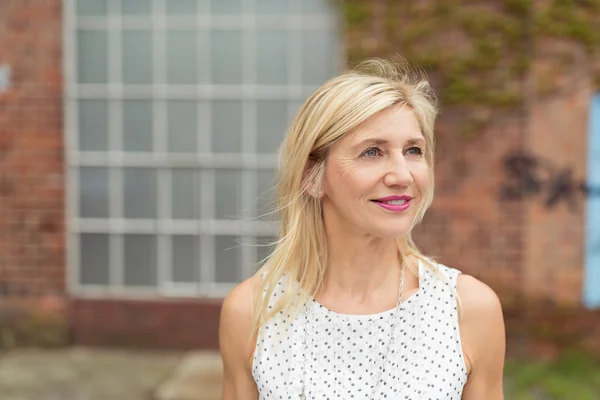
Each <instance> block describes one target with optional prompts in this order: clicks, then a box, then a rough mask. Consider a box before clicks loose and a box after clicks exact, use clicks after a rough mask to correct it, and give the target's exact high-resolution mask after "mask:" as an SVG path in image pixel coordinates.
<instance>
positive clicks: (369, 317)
mask: <svg viewBox="0 0 600 400" xmlns="http://www.w3.org/2000/svg"><path fill="white" fill-rule="evenodd" d="M417 272H418V281H419V287H418V288H417V290H416V291H415V292H414V293H412V294H411V295H410V296H408V297H407V298H405V299H404V300H402V303H401V304H400V309H401V310H403V309H405V308H406V307H408V306H409V305H410V304H412V303H413V301H414V299H415V298H418V297H419V296H420V293H421V292H422V290H423V279H424V274H423V272H424V271H423V265H422V261H421V260H419V259H417ZM309 302H310V306H311V308H312V307H316V308H317V309H318V310H320V311H322V312H324V313H325V314H326V315H329V316H333V317H336V318H344V319H357V320H363V319H367V320H372V319H384V318H385V317H388V316H391V315H392V314H394V311H395V310H396V307H393V308H391V309H389V310H385V311H381V312H378V313H372V314H346V313H338V312H335V311H333V310H330V309H329V308H327V307H325V306H324V305H322V304H321V303H319V302H318V301H317V300H316V299H315V298H314V297H311V298H310V300H309Z"/></svg>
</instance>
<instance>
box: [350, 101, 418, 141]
mask: <svg viewBox="0 0 600 400" xmlns="http://www.w3.org/2000/svg"><path fill="white" fill-rule="evenodd" d="M367 139H381V140H385V141H387V142H395V143H400V142H405V141H408V140H416V139H423V134H422V133H421V127H420V125H419V121H418V120H417V117H416V116H415V114H414V112H413V110H412V108H410V107H409V106H406V105H400V104H399V105H396V106H393V107H390V108H387V109H385V110H383V111H380V112H379V113H377V114H375V115H374V116H372V117H371V118H369V119H368V120H366V121H365V122H363V123H362V124H360V125H359V126H357V127H356V128H355V129H354V130H353V131H351V132H349V133H348V134H347V135H346V136H345V137H344V138H343V139H342V140H341V141H340V142H343V144H344V145H350V146H352V145H354V144H357V143H360V142H361V141H363V140H367Z"/></svg>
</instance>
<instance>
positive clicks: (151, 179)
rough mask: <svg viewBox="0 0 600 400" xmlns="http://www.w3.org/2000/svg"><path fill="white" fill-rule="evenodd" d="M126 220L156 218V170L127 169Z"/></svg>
mask: <svg viewBox="0 0 600 400" xmlns="http://www.w3.org/2000/svg"><path fill="white" fill-rule="evenodd" d="M123 174H124V184H125V188H124V192H123V194H124V196H125V199H124V202H125V205H124V210H123V212H124V214H123V217H125V218H156V170H155V169H151V168H125V169H124V170H123Z"/></svg>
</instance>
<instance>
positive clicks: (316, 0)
mask: <svg viewBox="0 0 600 400" xmlns="http://www.w3.org/2000/svg"><path fill="white" fill-rule="evenodd" d="M302 11H303V12H304V13H307V14H324V15H332V14H334V13H335V8H334V6H333V2H332V1H331V0H302Z"/></svg>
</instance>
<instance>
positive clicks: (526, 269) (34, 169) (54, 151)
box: [0, 0, 600, 347]
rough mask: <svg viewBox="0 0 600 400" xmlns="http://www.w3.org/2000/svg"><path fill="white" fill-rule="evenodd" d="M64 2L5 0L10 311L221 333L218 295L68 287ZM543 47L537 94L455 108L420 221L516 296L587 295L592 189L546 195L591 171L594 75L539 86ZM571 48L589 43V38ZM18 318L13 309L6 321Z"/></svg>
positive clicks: (2, 176)
mask: <svg viewBox="0 0 600 400" xmlns="http://www.w3.org/2000/svg"><path fill="white" fill-rule="evenodd" d="M61 4H62V1H61V0H45V1H43V2H41V1H24V0H5V1H2V2H0V48H2V49H3V52H2V54H1V55H0V64H6V65H8V66H10V68H11V70H12V76H11V80H10V87H9V88H8V90H6V91H5V92H4V93H0V296H2V298H3V301H2V303H3V304H4V306H3V309H2V311H0V312H1V313H3V314H0V317H2V316H9V317H10V316H13V315H17V314H18V313H15V310H27V311H25V313H33V314H36V313H37V314H43V315H46V314H49V313H48V312H49V311H51V312H50V314H53V313H54V314H56V315H58V316H59V317H62V318H65V320H67V319H68V320H69V322H68V323H64V324H63V325H62V328H61V327H58V326H59V325H60V324H57V323H56V322H55V321H54V322H48V320H47V319H45V320H44V321H45V323H48V324H50V325H52V323H54V325H52V326H54V327H58V328H56V329H58V330H61V329H62V332H63V333H64V334H63V335H62V336H60V335H59V336H60V338H62V340H64V341H73V342H76V343H84V344H93V345H102V344H110V345H119V344H120V345H122V344H127V345H143V346H163V347H194V346H199V347H215V346H216V340H217V326H218V313H219V301H214V300H211V301H208V300H206V301H204V300H192V299H190V300H181V301H173V300H165V299H154V300H151V301H125V300H119V299H111V300H101V299H95V300H92V299H68V297H67V296H66V294H65V286H66V285H65V280H66V267H65V264H66V262H65V243H66V241H65V232H66V228H65V205H64V204H65V191H66V189H65V175H64V164H65V157H64V134H63V97H62V95H63V88H62V84H63V77H62V72H61V70H62V45H63V39H62V28H61V18H62V17H61V12H62V10H61ZM541 49H542V50H543V51H541V52H540V54H538V55H536V60H537V61H536V63H535V65H534V69H533V71H532V73H531V75H530V77H529V79H530V80H529V81H528V82H525V84H526V85H525V86H524V88H525V90H529V91H530V92H528V93H529V96H528V100H527V104H526V106H525V108H523V109H520V110H515V111H514V112H510V113H502V114H498V115H496V116H495V117H494V118H493V119H492V123H491V124H489V125H488V126H486V127H485V128H484V129H483V130H482V131H481V132H480V133H479V134H478V135H476V136H475V137H474V138H471V139H461V138H460V137H459V135H457V134H456V133H457V130H458V129H460V128H459V127H460V122H461V116H460V114H459V113H457V114H454V113H452V112H451V111H450V110H443V113H442V115H441V117H440V120H439V122H438V126H437V134H438V158H437V162H436V174H437V189H436V190H437V195H436V199H435V201H434V204H433V206H432V208H431V210H430V211H429V213H428V214H427V216H426V217H425V220H424V223H423V225H422V226H420V227H419V228H418V230H417V232H416V235H415V237H416V241H417V243H418V244H419V245H420V246H421V247H422V249H423V250H424V252H425V253H426V254H428V255H431V256H434V257H438V258H439V260H440V261H441V262H442V263H444V264H447V265H449V266H452V267H456V268H459V269H461V270H463V271H464V272H465V273H469V274H472V275H474V276H476V277H478V278H480V279H482V280H484V281H485V282H486V283H488V284H490V285H491V286H492V287H493V288H495V289H496V290H498V291H499V293H501V294H502V298H503V301H504V302H505V305H506V306H507V308H510V307H513V306H514V304H517V306H519V305H523V303H522V300H523V299H525V300H528V302H529V300H531V301H533V300H534V299H541V300H542V303H543V302H545V301H547V300H548V299H549V300H550V301H551V302H555V303H559V304H561V305H568V306H579V305H580V304H581V287H582V279H583V247H584V233H583V232H584V212H583V210H584V209H585V207H584V201H585V198H584V197H583V196H579V195H577V194H576V193H575V192H576V190H571V191H566V192H564V191H563V192H560V193H563V195H561V197H560V198H559V200H558V202H557V203H556V204H554V205H548V204H547V202H548V200H549V196H550V193H552V192H551V190H552V184H553V183H557V182H558V183H560V181H557V179H556V178H557V177H558V176H560V173H561V172H564V171H565V169H570V170H571V171H572V177H573V178H574V180H575V181H577V180H584V179H585V174H586V165H587V164H586V155H585V154H586V140H587V121H588V118H587V113H588V108H589V101H590V99H591V95H592V83H591V79H590V77H589V76H588V75H587V73H586V70H585V68H584V67H581V68H574V69H573V71H572V75H570V76H568V77H567V79H566V80H565V82H564V84H563V86H562V87H561V90H559V91H558V92H557V93H555V94H553V95H552V96H550V97H538V96H537V95H536V94H535V93H536V91H535V84H536V82H535V79H534V78H535V76H536V71H537V69H543V68H545V67H546V66H547V65H548V63H552V62H554V60H555V58H556V57H559V56H560V54H556V53H552V52H550V50H547V51H546V50H545V49H547V47H544V45H542V47H541ZM548 49H549V48H548ZM561 49H562V50H561V51H566V52H570V51H571V52H574V53H573V54H574V56H575V57H580V58H583V57H585V55H584V54H583V53H581V52H580V51H579V50H578V49H575V48H572V47H568V46H567V47H565V48H561ZM583 61H585V60H583ZM581 65H583V64H581ZM522 151H526V152H527V153H528V154H530V155H531V157H533V158H534V159H535V160H539V162H540V163H541V164H540V165H543V166H542V167H540V168H539V170H536V172H535V174H536V175H538V174H539V177H540V182H541V183H542V185H541V188H540V191H539V192H538V193H530V194H526V195H523V196H521V197H520V198H518V199H515V198H511V199H507V198H505V197H502V191H503V188H504V187H506V186H507V185H509V184H510V179H511V178H510V177H509V176H507V174H506V170H505V161H506V159H507V157H510V156H511V155H515V154H518V153H519V152H522ZM548 165H550V166H551V167H552V169H549V168H547V166H548ZM513 183H514V182H513ZM564 193H567V194H569V193H573V197H572V198H571V197H569V196H565V195H564ZM570 202H572V203H570ZM511 299H512V300H514V299H516V300H517V301H516V302H512V303H511ZM518 302H521V303H518ZM7 305H8V306H7ZM23 307H25V308H23ZM517 308H518V307H517ZM40 311H41V312H40ZM512 315H513V314H512V313H511V312H507V316H508V317H511V316H512ZM514 315H516V317H515V318H517V320H522V318H526V317H527V316H529V317H530V316H531V314H529V315H525V316H524V314H522V313H516V314H514ZM17 319H18V318H17ZM580 319H582V318H581V317H580ZM585 320H586V321H588V322H586V324H587V325H586V324H583V325H582V324H579V325H578V326H579V327H582V326H583V327H584V328H585V329H587V330H588V332H589V334H588V335H592V334H593V332H594V330H593V329H590V325H589V323H590V322H589V321H593V319H585ZM597 320H598V319H596V321H597ZM10 321H11V319H10V318H0V324H11V323H12V322H10ZM554 322H556V321H554ZM508 325H509V327H512V326H513V325H512V324H511V322H510V321H509V324H508ZM597 325H600V324H596V325H593V326H597ZM592 328H593V327H592ZM581 329H583V328H581ZM594 329H596V328H594ZM17 331H19V330H18V329H17ZM596 331H597V329H596ZM31 339H32V340H34V339H35V338H31Z"/></svg>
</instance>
